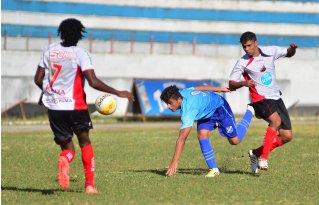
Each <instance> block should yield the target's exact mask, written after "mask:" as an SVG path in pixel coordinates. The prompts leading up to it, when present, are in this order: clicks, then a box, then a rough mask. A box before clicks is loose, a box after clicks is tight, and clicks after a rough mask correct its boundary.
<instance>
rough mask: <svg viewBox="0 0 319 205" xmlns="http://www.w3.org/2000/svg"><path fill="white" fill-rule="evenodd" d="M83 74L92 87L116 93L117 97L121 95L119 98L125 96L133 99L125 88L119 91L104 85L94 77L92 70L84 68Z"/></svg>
mask: <svg viewBox="0 0 319 205" xmlns="http://www.w3.org/2000/svg"><path fill="white" fill-rule="evenodd" d="M83 74H84V77H85V78H86V80H87V81H88V83H89V85H90V86H91V87H92V88H94V89H96V90H99V91H102V92H106V93H111V94H114V95H117V96H118V97H121V98H127V99H129V100H130V101H134V96H133V95H132V93H131V92H129V91H126V90H124V91H120V90H117V89H115V88H112V87H110V86H108V85H106V84H105V83H103V82H102V81H101V80H100V79H98V78H97V77H96V75H95V72H94V70H86V71H84V72H83Z"/></svg>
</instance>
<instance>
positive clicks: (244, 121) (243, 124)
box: [237, 110, 253, 141]
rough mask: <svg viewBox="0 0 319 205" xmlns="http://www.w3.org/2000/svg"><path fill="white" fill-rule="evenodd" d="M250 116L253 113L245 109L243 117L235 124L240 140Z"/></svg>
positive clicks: (245, 130) (251, 116)
mask: <svg viewBox="0 0 319 205" xmlns="http://www.w3.org/2000/svg"><path fill="white" fill-rule="evenodd" d="M252 118H253V113H252V112H251V111H250V110H246V113H245V115H244V117H243V119H241V121H240V122H239V123H238V124H237V135H238V138H239V140H240V141H242V140H243V138H244V136H245V134H246V132H247V129H248V127H249V124H250V122H251V119H252Z"/></svg>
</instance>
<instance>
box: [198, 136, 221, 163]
mask: <svg viewBox="0 0 319 205" xmlns="http://www.w3.org/2000/svg"><path fill="white" fill-rule="evenodd" d="M198 141H199V144H200V148H201V150H202V153H203V155H204V158H205V160H206V163H207V166H208V167H209V168H210V169H212V168H217V164H216V162H215V158H214V150H213V148H212V146H211V144H210V142H209V138H206V139H199V140H198Z"/></svg>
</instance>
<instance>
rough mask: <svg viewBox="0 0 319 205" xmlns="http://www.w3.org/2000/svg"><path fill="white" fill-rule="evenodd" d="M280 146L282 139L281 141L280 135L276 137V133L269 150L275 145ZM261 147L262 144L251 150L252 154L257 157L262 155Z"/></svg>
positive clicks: (262, 147)
mask: <svg viewBox="0 0 319 205" xmlns="http://www.w3.org/2000/svg"><path fill="white" fill-rule="evenodd" d="M280 146H282V141H281V139H280V137H278V136H277V135H276V136H275V137H274V140H273V143H272V145H271V148H270V152H271V151H272V150H273V149H275V148H276V147H280ZM263 149H264V146H263V145H262V146H260V147H258V148H257V149H255V150H253V153H254V155H256V156H257V157H260V156H261V155H262V152H263Z"/></svg>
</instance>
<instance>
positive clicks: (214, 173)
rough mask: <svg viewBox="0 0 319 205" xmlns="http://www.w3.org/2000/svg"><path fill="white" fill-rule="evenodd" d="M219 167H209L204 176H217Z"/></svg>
mask: <svg viewBox="0 0 319 205" xmlns="http://www.w3.org/2000/svg"><path fill="white" fill-rule="evenodd" d="M219 173H220V172H219V169H218V168H212V169H210V171H209V172H208V174H206V176H205V177H209V178H210V177H215V176H218V175H219Z"/></svg>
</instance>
